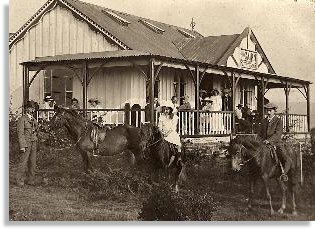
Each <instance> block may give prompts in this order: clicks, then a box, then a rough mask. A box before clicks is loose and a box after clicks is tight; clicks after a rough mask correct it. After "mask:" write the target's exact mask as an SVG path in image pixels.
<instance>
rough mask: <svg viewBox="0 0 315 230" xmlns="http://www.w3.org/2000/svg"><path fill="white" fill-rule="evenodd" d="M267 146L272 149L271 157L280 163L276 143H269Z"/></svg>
mask: <svg viewBox="0 0 315 230" xmlns="http://www.w3.org/2000/svg"><path fill="white" fill-rule="evenodd" d="M267 147H268V148H269V150H270V156H271V158H272V159H274V161H275V162H276V164H279V157H278V154H277V147H276V146H275V145H272V144H267Z"/></svg>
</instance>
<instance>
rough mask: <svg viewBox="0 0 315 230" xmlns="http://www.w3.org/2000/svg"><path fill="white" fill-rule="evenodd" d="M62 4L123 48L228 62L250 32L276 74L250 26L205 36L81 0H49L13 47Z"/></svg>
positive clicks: (14, 37) (18, 34)
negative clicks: (37, 23)
mask: <svg viewBox="0 0 315 230" xmlns="http://www.w3.org/2000/svg"><path fill="white" fill-rule="evenodd" d="M56 4H59V5H60V6H61V7H64V8H66V9H68V10H70V11H72V13H73V14H74V16H75V17H78V18H80V19H82V20H84V21H86V22H87V23H88V24H89V25H90V26H91V27H94V29H96V30H98V31H100V32H101V34H103V35H104V36H105V37H106V38H107V39H108V40H109V41H112V42H113V43H114V44H116V45H117V46H119V47H120V48H121V49H122V50H134V51H137V52H140V53H142V52H145V53H149V54H152V55H161V56H165V57H171V58H176V59H184V60H188V61H196V62H202V63H208V64H212V65H223V66H224V65H225V66H226V62H227V59H228V57H229V56H231V55H232V54H233V52H234V50H235V48H236V47H237V46H239V45H240V43H241V41H242V39H243V38H244V37H246V36H247V35H248V34H249V33H251V34H250V36H251V38H252V40H253V41H254V42H255V44H256V47H257V49H258V51H259V52H260V53H261V54H262V56H263V59H264V61H265V62H266V63H267V64H268V67H269V70H270V72H271V73H275V72H274V70H273V68H272V66H271V64H270V63H269V61H268V59H267V57H266V55H265V54H264V52H263V50H262V48H261V46H260V45H259V43H258V41H257V39H256V37H255V35H254V34H253V33H252V32H251V30H250V29H249V28H246V29H245V30H244V31H243V32H242V33H241V34H234V35H222V36H209V37H203V36H202V35H201V34H199V33H198V32H196V31H192V30H188V29H185V28H181V27H178V26H174V25H168V24H166V23H162V22H157V21H154V20H150V19H145V18H142V17H138V16H134V15H130V14H127V13H123V12H119V11H116V10H111V9H108V8H105V7H101V6H97V5H93V4H90V3H85V2H81V1H78V0H48V1H47V2H46V3H45V4H44V5H43V6H42V7H41V8H40V9H39V10H38V11H37V12H36V13H35V14H34V15H33V17H32V18H30V19H29V20H28V21H27V22H26V23H25V24H24V25H23V26H22V27H21V28H20V29H19V30H18V31H17V32H16V33H15V34H14V35H12V36H11V37H10V40H9V42H10V43H9V47H12V45H13V44H14V43H15V42H17V41H18V40H19V39H20V38H21V37H23V35H24V34H25V33H26V32H27V31H28V29H29V28H31V27H32V25H33V24H35V23H36V22H37V21H38V20H40V18H41V17H42V16H43V15H44V13H45V11H48V10H51V9H52V8H54V7H55V5H56Z"/></svg>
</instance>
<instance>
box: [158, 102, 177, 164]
mask: <svg viewBox="0 0 315 230" xmlns="http://www.w3.org/2000/svg"><path fill="white" fill-rule="evenodd" d="M178 120H179V118H178V116H177V115H176V114H174V113H173V108H172V103H171V102H166V103H165V104H164V105H163V106H162V113H161V115H160V118H159V123H158V127H159V129H160V131H161V132H162V134H163V136H164V139H165V140H166V141H167V142H169V143H171V144H174V145H175V146H176V148H177V151H178V154H179V156H180V153H181V147H182V144H181V142H180V136H179V134H178V133H177V131H176V130H177V125H178ZM171 154H172V156H171V159H170V163H169V166H170V165H171V164H172V163H173V161H174V159H175V153H171Z"/></svg>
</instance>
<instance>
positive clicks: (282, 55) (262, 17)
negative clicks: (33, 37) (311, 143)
mask: <svg viewBox="0 0 315 230" xmlns="http://www.w3.org/2000/svg"><path fill="white" fill-rule="evenodd" d="M82 1H86V2H89V3H93V4H96V5H101V6H105V7H107V8H111V9H115V10H119V11H123V12H126V13H129V14H134V15H137V16H142V17H145V18H150V19H153V20H157V21H161V22H165V23H168V24H172V25H177V26H181V27H185V28H189V27H190V26H189V25H190V22H191V18H194V21H195V22H196V27H195V30H197V31H198V32H200V33H201V34H202V35H204V36H210V35H223V34H235V33H241V32H242V31H243V30H244V28H245V27H247V26H250V27H251V28H252V30H253V32H254V34H255V35H256V37H257V39H258V41H259V43H260V45H261V46H262V48H263V50H264V52H265V53H266V55H267V57H268V59H269V61H270V62H271V64H272V66H273V68H274V69H275V71H276V73H277V74H278V75H281V76H287V77H293V78H300V79H304V80H309V81H314V80H315V52H314V51H315V42H314V40H312V39H314V38H315V3H314V1H315V0H296V1H295V0H220V1H219V0H82ZM45 2H46V0H27V1H26V0H24V1H21V0H10V5H9V31H10V32H15V31H17V30H18V29H19V28H20V27H21V26H22V25H23V23H25V22H26V21H27V20H28V19H29V18H30V17H31V16H32V15H33V14H34V13H35V12H36V11H37V10H38V9H39V8H40V7H41V6H42V5H43V4H44V3H45ZM279 92H281V93H282V94H283V96H284V93H283V90H281V91H279ZM291 92H292V94H291V96H290V100H296V101H299V100H301V101H304V102H305V99H304V98H303V97H302V95H301V94H300V93H298V91H297V90H292V91H291ZM270 93H271V94H272V93H273V94H275V95H276V94H277V93H278V91H275V92H272V91H270ZM311 98H312V101H315V85H312V86H311ZM279 100H280V99H279Z"/></svg>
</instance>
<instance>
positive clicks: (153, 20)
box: [70, 0, 204, 37]
mask: <svg viewBox="0 0 315 230" xmlns="http://www.w3.org/2000/svg"><path fill="white" fill-rule="evenodd" d="M70 1H76V2H81V3H83V4H87V5H91V6H93V7H97V8H100V7H101V8H102V10H110V11H112V12H114V13H118V14H123V15H127V16H131V17H136V18H137V19H142V20H149V21H150V22H156V23H159V24H163V25H164V26H168V27H170V26H171V27H173V28H176V29H183V30H186V31H189V32H191V33H197V34H198V35H199V36H202V37H204V36H203V35H202V34H200V33H199V32H198V31H196V30H191V29H188V28H185V27H180V26H176V25H172V24H168V23H165V22H160V21H157V20H155V19H150V18H145V17H141V16H138V15H134V14H130V13H127V12H123V11H119V10H116V9H111V8H107V7H105V6H100V5H96V4H93V3H89V2H84V1H81V0H70Z"/></svg>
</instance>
